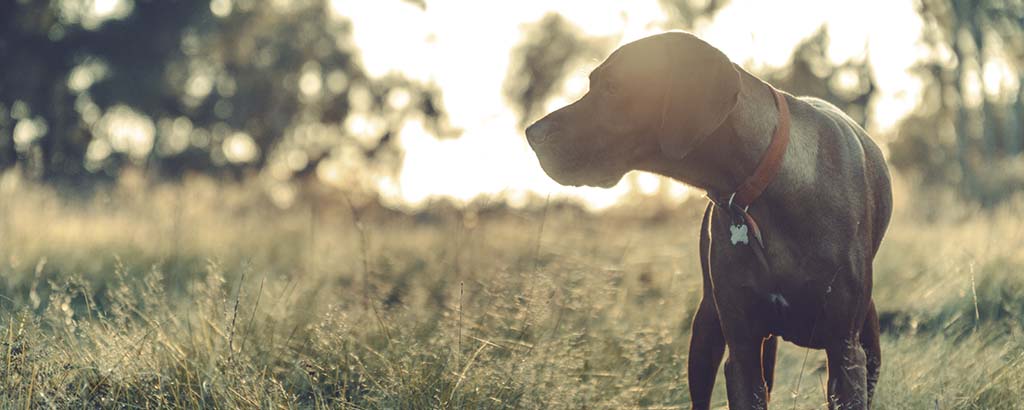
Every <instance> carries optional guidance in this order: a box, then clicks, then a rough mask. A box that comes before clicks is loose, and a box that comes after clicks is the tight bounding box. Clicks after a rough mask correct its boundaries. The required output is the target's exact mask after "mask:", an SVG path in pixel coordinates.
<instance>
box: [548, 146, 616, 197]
mask: <svg viewBox="0 0 1024 410" xmlns="http://www.w3.org/2000/svg"><path fill="white" fill-rule="evenodd" d="M537 159H538V160H540V166H541V169H543V170H544V173H545V174H547V175H548V176H549V177H551V179H553V180H554V181H555V182H557V183H559V184H561V185H566V186H574V187H579V186H591V187H598V188H611V187H613V186H615V185H616V184H618V183H619V181H620V180H621V179H622V176H623V173H620V172H614V171H613V170H611V169H602V168H606V167H600V166H596V164H595V161H594V160H592V159H590V158H581V157H574V158H572V159H558V158H552V156H551V155H543V154H541V153H539V152H538V153H537Z"/></svg>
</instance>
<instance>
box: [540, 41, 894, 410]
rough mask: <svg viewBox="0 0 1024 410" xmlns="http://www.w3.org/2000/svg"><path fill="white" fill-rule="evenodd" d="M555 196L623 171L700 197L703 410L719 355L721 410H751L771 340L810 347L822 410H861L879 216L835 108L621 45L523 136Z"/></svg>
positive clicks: (859, 148) (691, 47) (871, 169)
mask: <svg viewBox="0 0 1024 410" xmlns="http://www.w3.org/2000/svg"><path fill="white" fill-rule="evenodd" d="M526 135H527V138H528V140H529V142H530V146H531V147H532V148H533V150H534V151H535V152H536V153H537V157H538V159H539V160H540V164H541V166H542V167H543V168H544V171H545V172H546V173H547V174H548V175H549V176H551V178H553V179H554V180H555V181H557V182H559V183H561V184H564V185H591V186H600V187H610V186H612V185H615V183H616V182H618V181H619V179H621V178H622V176H623V174H625V173H626V172H628V171H630V170H642V171H649V172H654V173H657V174H661V175H665V176H668V177H671V178H674V179H677V180H679V181H682V182H685V183H687V184H689V185H691V186H694V187H697V188H700V189H703V190H705V191H707V192H708V193H709V197H710V198H712V199H713V201H714V203H713V204H709V205H708V208H707V210H706V211H705V214H704V220H703V222H702V224H701V232H700V235H701V236H700V251H701V252H700V255H701V268H702V270H703V274H704V296H703V300H701V302H700V307H699V308H698V309H697V314H696V315H695V316H694V318H693V331H692V332H693V333H692V336H691V340H690V356H689V366H688V367H689V374H688V377H689V383H690V395H691V399H692V401H693V407H694V408H696V409H707V408H708V407H709V405H710V400H711V390H712V388H713V387H714V380H715V373H716V372H717V369H718V365H719V363H720V362H721V359H722V355H723V353H724V351H725V347H726V346H728V347H729V358H728V360H726V363H725V377H726V384H727V393H728V397H729V406H730V408H732V409H751V408H754V409H761V408H766V407H767V403H768V400H769V393H770V392H771V387H772V377H773V376H772V373H773V368H774V365H775V348H776V336H781V337H782V338H783V339H785V340H788V341H790V342H793V343H795V344H797V345H799V346H803V347H808V348H814V349H825V351H826V353H827V355H828V401H829V404H830V407H831V408H836V407H841V408H842V409H844V410H845V409H860V408H868V407H870V401H871V396H872V393H873V390H874V386H875V383H876V382H877V380H878V372H879V366H880V364H881V352H880V350H879V343H878V332H879V329H878V317H877V315H876V313H875V308H874V303H873V302H872V300H871V281H872V261H873V259H874V256H875V253H876V252H877V250H878V247H879V244H880V243H881V241H882V236H883V234H884V233H885V230H886V227H887V226H888V224H889V217H890V214H891V211H892V193H891V189H890V180H889V174H888V170H887V168H886V165H885V160H884V158H883V156H882V152H881V151H880V150H879V149H878V147H877V146H876V145H875V144H874V143H873V142H872V141H871V139H870V138H869V137H868V135H867V133H865V131H864V130H863V129H861V128H860V127H859V126H858V125H857V124H856V123H854V122H853V121H852V120H850V118H849V117H847V116H846V115H844V114H843V113H842V112H841V111H840V110H839V109H837V108H836V107H834V106H832V105H830V104H829V103H826V102H824V101H821V100H818V99H814V98H796V97H793V96H790V95H785V94H782V93H780V92H778V91H776V90H775V89H774V88H772V87H771V86H769V85H767V84H766V83H764V82H762V81H761V80H759V79H757V78H756V77H754V76H753V75H751V74H749V73H747V72H746V71H744V70H743V69H742V68H740V67H739V66H736V65H734V64H732V63H731V62H730V61H729V59H728V58H727V57H726V56H725V55H724V54H722V53H721V52H720V51H718V50H717V49H715V48H714V47H712V46H711V45H709V44H707V43H705V42H704V41H702V40H700V39H698V38H697V37H694V36H693V35H690V34H687V33H681V32H672V33H665V34H660V35H656V36H652V37H647V38H644V39H641V40H639V41H636V42H633V43H630V44H627V45H625V46H623V47H621V48H619V49H618V50H616V51H615V52H614V53H612V55H611V56H609V57H608V59H607V60H605V62H604V63H602V64H601V65H600V66H599V67H597V68H596V69H594V71H593V72H592V73H591V74H590V91H589V92H587V94H586V95H584V96H583V97H582V98H580V99H579V100H578V101H576V102H574V103H572V104H570V105H568V106H566V107H564V108H562V109H559V110H558V111H555V112H553V113H551V114H548V115H547V116H546V117H544V118H543V119H541V120H539V121H537V122H536V123H534V124H533V125H531V126H530V127H529V128H528V129H527V130H526Z"/></svg>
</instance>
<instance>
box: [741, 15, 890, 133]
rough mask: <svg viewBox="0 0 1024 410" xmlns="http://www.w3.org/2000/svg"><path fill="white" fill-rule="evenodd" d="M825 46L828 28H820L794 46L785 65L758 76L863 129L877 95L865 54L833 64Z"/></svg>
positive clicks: (868, 61) (826, 44) (827, 41)
mask: <svg viewBox="0 0 1024 410" xmlns="http://www.w3.org/2000/svg"><path fill="white" fill-rule="evenodd" d="M828 45H829V36H828V28H827V27H821V28H820V29H818V31H817V32H816V33H815V34H814V35H813V36H811V37H809V38H807V39H805V40H804V41H802V42H801V43H800V44H798V45H797V46H796V48H795V49H794V50H793V55H792V56H791V57H790V61H789V64H788V65H787V66H785V67H783V68H782V69H780V70H777V71H771V72H766V73H761V77H762V78H765V79H766V80H767V81H768V82H770V83H772V84H773V85H775V86H776V87H779V88H781V89H784V90H786V91H789V92H790V93H793V94H794V95H808V96H813V97H817V98H820V99H823V100H825V101H828V102H830V103H832V104H834V105H835V106H836V107H839V108H840V109H842V110H843V111H845V112H846V113H847V114H848V115H849V116H850V118H852V119H853V120H854V121H857V123H858V124H860V125H861V126H862V127H866V124H867V123H868V120H869V113H870V111H869V109H868V104H869V103H870V102H871V98H872V97H873V96H874V95H875V93H876V92H877V89H876V86H875V80H874V74H873V73H872V72H871V63H870V60H869V58H868V55H867V52H866V51H865V53H864V55H863V56H862V57H861V58H860V59H855V60H850V61H846V62H844V63H842V64H838V65H837V64H833V63H832V62H831V61H829V58H828V54H827V53H828Z"/></svg>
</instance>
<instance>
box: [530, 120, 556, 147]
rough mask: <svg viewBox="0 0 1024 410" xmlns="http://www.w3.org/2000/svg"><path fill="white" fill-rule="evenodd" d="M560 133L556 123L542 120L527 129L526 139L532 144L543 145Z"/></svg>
mask: <svg viewBox="0 0 1024 410" xmlns="http://www.w3.org/2000/svg"><path fill="white" fill-rule="evenodd" d="M557 131H558V129H557V125H556V124H555V123H554V121H549V120H540V121H537V122H535V123H533V125H531V126H529V127H527V128H526V139H527V140H529V141H530V143H531V144H543V143H544V142H546V141H548V140H549V139H551V136H552V135H554V134H555V133H556V132H557Z"/></svg>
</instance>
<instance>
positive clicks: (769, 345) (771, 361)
mask: <svg viewBox="0 0 1024 410" xmlns="http://www.w3.org/2000/svg"><path fill="white" fill-rule="evenodd" d="M778 348H779V337H778V336H770V337H766V338H765V339H764V342H761V371H762V372H764V384H765V385H766V386H767V387H768V396H769V400H771V394H772V384H773V382H774V380H775V353H776V351H777V350H778Z"/></svg>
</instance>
